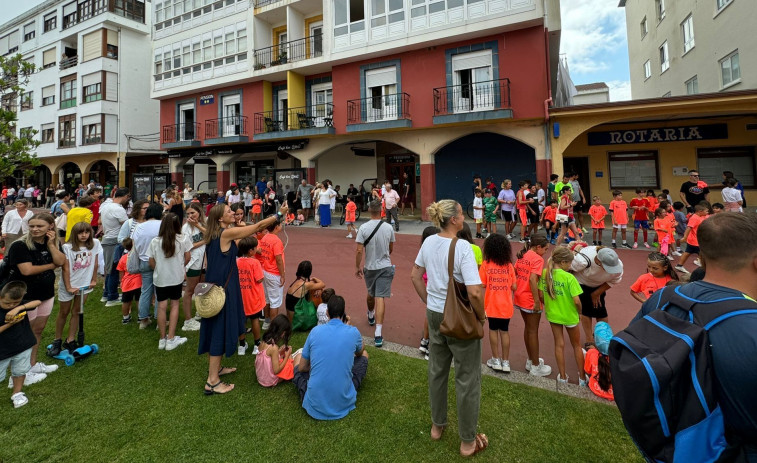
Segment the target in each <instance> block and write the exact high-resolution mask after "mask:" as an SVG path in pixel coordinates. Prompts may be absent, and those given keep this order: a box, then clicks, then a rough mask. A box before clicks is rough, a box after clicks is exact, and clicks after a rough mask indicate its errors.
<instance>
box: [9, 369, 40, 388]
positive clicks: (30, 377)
mask: <svg viewBox="0 0 757 463" xmlns="http://www.w3.org/2000/svg"><path fill="white" fill-rule="evenodd" d="M45 378H47V374H46V373H32V372H31V371H29V372H27V373H26V378H24V386H31V385H32V384H35V383H38V382H40V381H42V380H43V379H45ZM8 389H13V378H8Z"/></svg>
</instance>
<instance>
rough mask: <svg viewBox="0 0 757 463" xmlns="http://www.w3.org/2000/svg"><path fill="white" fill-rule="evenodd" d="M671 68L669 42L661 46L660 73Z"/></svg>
mask: <svg viewBox="0 0 757 463" xmlns="http://www.w3.org/2000/svg"><path fill="white" fill-rule="evenodd" d="M669 68H670V55H668V41H667V40H666V41H664V42H663V43H662V45H661V46H660V73H663V72H665V71H667V70H668V69H669Z"/></svg>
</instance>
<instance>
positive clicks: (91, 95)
mask: <svg viewBox="0 0 757 463" xmlns="http://www.w3.org/2000/svg"><path fill="white" fill-rule="evenodd" d="M81 86H82V101H83V102H84V103H89V102H92V101H98V100H102V98H103V92H102V72H95V73H94V74H88V75H86V76H82V78H81Z"/></svg>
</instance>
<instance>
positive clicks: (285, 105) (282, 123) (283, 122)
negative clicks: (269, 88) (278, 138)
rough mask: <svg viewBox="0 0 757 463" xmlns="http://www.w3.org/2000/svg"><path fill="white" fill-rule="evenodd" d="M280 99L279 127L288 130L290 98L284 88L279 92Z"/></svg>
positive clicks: (277, 115) (277, 117)
mask: <svg viewBox="0 0 757 463" xmlns="http://www.w3.org/2000/svg"><path fill="white" fill-rule="evenodd" d="M278 100H279V111H278V114H276V120H277V121H278V122H279V129H280V130H288V129H287V127H288V126H289V120H288V119H289V117H288V115H289V99H288V97H287V91H286V90H282V91H280V92H279V94H278Z"/></svg>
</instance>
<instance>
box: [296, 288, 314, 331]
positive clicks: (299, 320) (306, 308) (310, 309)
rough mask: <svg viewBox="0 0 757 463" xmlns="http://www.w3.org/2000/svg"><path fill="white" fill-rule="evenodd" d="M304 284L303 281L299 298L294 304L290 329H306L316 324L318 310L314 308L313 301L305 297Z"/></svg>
mask: <svg viewBox="0 0 757 463" xmlns="http://www.w3.org/2000/svg"><path fill="white" fill-rule="evenodd" d="M305 286H306V285H305V283H303V284H302V291H301V293H300V300H299V301H297V304H296V305H295V306H294V317H293V318H292V331H307V330H309V329H311V328H313V327H314V326H315V325H317V324H318V312H317V311H316V309H315V304H313V301H311V300H310V299H308V298H307V294H305Z"/></svg>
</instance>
